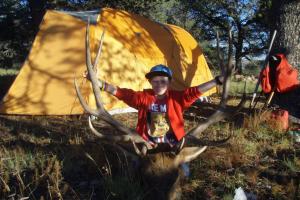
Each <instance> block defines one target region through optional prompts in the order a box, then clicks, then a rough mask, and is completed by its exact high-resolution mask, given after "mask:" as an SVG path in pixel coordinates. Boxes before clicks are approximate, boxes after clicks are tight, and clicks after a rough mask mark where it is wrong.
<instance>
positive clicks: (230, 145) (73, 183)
mask: <svg viewBox="0 0 300 200" xmlns="http://www.w3.org/2000/svg"><path fill="white" fill-rule="evenodd" d="M236 101H237V100H236V99H233V100H232V101H230V102H229V104H235V103H236ZM207 109H210V108H209V106H207V107H206V106H205V105H198V104H196V105H194V106H193V107H191V109H189V110H188V111H187V114H186V119H185V121H186V122H187V123H186V129H189V128H191V127H193V126H195V125H196V124H197V123H199V121H201V120H203V119H202V118H200V117H199V116H200V115H201V112H202V111H203V113H206V112H210V111H209V110H207ZM200 111H201V112H200ZM188 113H193V114H192V115H189V114H188ZM269 114H270V113H269V111H257V112H254V113H247V112H243V113H240V114H238V115H237V116H235V117H234V118H232V119H231V120H229V121H223V122H220V123H218V124H215V125H213V126H212V127H210V128H209V130H207V131H206V132H205V133H203V135H202V136H203V137H207V138H208V139H211V140H216V139H221V138H225V137H227V136H228V135H229V134H232V137H231V139H230V140H229V141H228V142H227V143H226V144H225V145H221V146H219V147H209V148H208V150H207V151H206V152H205V153H203V154H202V155H201V156H200V158H199V159H197V160H195V161H194V162H192V163H191V164H190V167H191V177H190V178H189V180H185V182H184V183H185V184H184V185H183V187H182V189H183V199H232V198H233V196H234V191H235V189H236V188H238V187H242V188H243V190H244V191H245V192H246V193H253V194H254V195H256V196H257V198H258V199H293V198H294V197H296V198H299V197H300V196H299V195H300V194H299V191H298V189H297V188H299V181H298V180H299V169H300V159H299V144H297V143H294V142H293V140H292V138H291V136H289V134H287V133H286V132H285V131H283V130H281V129H280V128H279V127H278V126H276V124H274V122H272V121H271V120H270V119H269V117H268V116H269ZM136 115H137V114H136V113H133V114H123V115H119V116H116V118H117V119H119V120H121V121H122V122H124V123H125V124H127V125H129V126H131V127H134V124H135V123H136V117H137V116H136ZM203 117H205V116H203ZM240 119H243V120H240ZM97 126H98V127H100V130H101V131H111V129H110V128H109V127H107V126H105V125H103V124H102V123H98V124H97ZM0 132H1V137H0V182H1V184H0V197H1V198H0V199H8V198H15V199H20V198H22V197H23V198H24V197H29V199H41V198H44V199H92V198H96V199H143V195H144V194H145V193H146V192H147V191H145V190H144V188H143V186H142V184H141V179H140V177H138V176H136V174H135V173H134V167H133V166H132V165H133V164H134V163H133V162H132V161H131V160H130V159H128V158H126V157H124V154H123V153H122V152H120V151H119V150H118V149H116V148H115V147H114V146H113V145H111V144H105V143H98V142H96V141H95V140H94V138H93V137H92V135H91V134H90V131H89V130H88V128H87V123H86V119H85V118H84V117H82V118H76V117H73V118H72V117H42V116H41V117H20V116H19V117H17V116H2V117H0ZM87 155H89V156H87ZM297 191H298V193H297ZM11 195H14V197H9V196H11Z"/></svg>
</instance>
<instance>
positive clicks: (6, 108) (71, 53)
mask: <svg viewBox="0 0 300 200" xmlns="http://www.w3.org/2000/svg"><path fill="white" fill-rule="evenodd" d="M88 18H90V19H91V23H92V24H93V25H91V30H90V38H91V47H92V50H93V56H95V54H96V51H97V49H98V46H99V40H100V36H101V34H102V32H103V31H104V30H105V36H104V43H103V50H102V54H101V57H100V61H99V63H98V66H97V67H98V71H99V78H101V79H104V80H106V81H107V82H110V83H112V84H114V85H116V86H120V87H128V88H132V89H134V90H142V89H143V88H149V87H150V85H149V83H148V81H147V80H146V78H145V74H146V73H147V72H148V71H149V70H150V68H151V67H152V66H154V65H157V64H165V65H167V66H169V67H170V68H171V69H172V70H173V73H174V80H173V83H172V87H173V88H176V89H178V90H180V89H183V88H185V87H189V86H195V85H198V84H201V83H203V82H206V81H208V80H210V79H212V75H211V72H210V70H209V68H208V66H207V63H206V61H205V58H204V55H203V53H202V51H201V48H200V47H199V45H198V44H197V42H196V41H195V39H194V38H193V37H192V36H191V35H190V34H189V33H188V32H186V31H185V30H183V29H182V28H179V27H177V26H173V25H169V24H160V23H157V22H154V21H150V20H149V19H146V18H144V17H141V16H138V15H135V14H131V13H128V12H125V11H120V10H114V9H109V8H106V9H102V10H101V12H100V14H98V13H95V12H60V11H47V12H46V14H45V16H44V18H43V21H42V23H41V24H40V27H39V32H38V34H37V36H36V38H35V40H34V42H33V45H32V49H31V51H30V54H29V56H28V58H27V60H26V61H25V63H24V65H23V66H22V68H21V70H20V73H19V75H18V76H17V78H16V80H15V81H14V83H13V84H12V86H11V87H10V89H9V91H8V93H7V94H6V96H5V97H4V99H3V100H2V102H1V106H0V113H6V114H26V115H68V114H81V113H83V112H84V111H83V109H82V108H81V105H80V103H79V101H78V99H77V96H76V92H75V89H74V78H76V79H77V81H78V83H79V84H80V87H81V90H82V93H83V95H84V96H85V97H86V100H87V102H88V103H89V104H90V106H92V107H93V106H95V105H94V104H95V102H94V97H93V95H92V90H91V87H90V83H89V82H88V81H87V80H86V79H85V78H84V77H83V74H84V73H85V71H86V65H85V32H86V24H87V19H88ZM213 92H215V89H213V90H211V91H209V92H208V93H206V95H210V94H211V93H213ZM103 100H104V105H105V107H106V109H108V110H119V109H124V108H126V107H128V106H127V105H125V104H124V103H122V102H121V101H119V100H117V99H116V98H114V97H112V96H109V95H107V94H105V93H104V94H103Z"/></svg>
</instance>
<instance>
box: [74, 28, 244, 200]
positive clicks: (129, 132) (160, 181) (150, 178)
mask: <svg viewBox="0 0 300 200" xmlns="http://www.w3.org/2000/svg"><path fill="white" fill-rule="evenodd" d="M102 42H103V35H102V36H101V40H100V47H99V50H98V53H97V56H96V59H95V62H94V63H92V60H91V53H90V44H89V23H88V25H87V29H86V65H87V71H88V74H89V76H90V80H91V83H92V88H93V92H94V95H95V99H96V106H97V109H96V110H93V109H91V108H90V107H89V106H88V105H87V103H86V102H85V100H84V98H83V96H82V95H81V92H80V89H79V87H78V85H77V83H76V81H75V88H76V92H77V96H78V98H79V101H80V103H81V105H82V106H83V108H84V110H85V111H86V112H87V113H89V114H90V115H93V116H96V117H97V118H98V119H100V120H103V121H105V122H106V123H108V124H109V125H111V126H112V127H113V128H115V129H116V130H117V132H118V135H111V134H104V133H100V132H99V131H97V130H96V129H95V128H94V126H93V123H92V120H91V118H90V117H89V127H90V129H91V131H92V132H93V133H94V134H95V135H96V136H97V137H99V138H100V139H101V140H106V141H109V142H113V143H116V144H118V145H122V144H123V143H132V152H131V153H134V154H135V155H136V156H137V157H138V159H139V160H140V165H139V166H140V172H141V176H142V177H143V178H144V179H145V182H146V184H147V185H148V188H149V189H150V190H151V191H153V192H149V196H147V197H146V198H147V199H148V198H149V199H152V197H150V196H151V194H154V198H155V199H180V194H181V192H180V179H181V177H182V169H181V168H180V167H179V166H180V165H181V164H183V163H188V162H191V161H192V160H194V159H196V158H197V157H198V156H199V155H200V154H201V153H202V152H203V151H205V149H206V148H207V145H210V144H215V143H217V142H213V143H211V142H205V141H203V140H201V139H200V138H199V137H200V133H201V132H203V131H204V130H205V129H206V128H207V127H208V126H210V125H211V124H213V123H216V122H218V121H220V120H222V119H224V118H225V117H228V116H230V115H232V112H229V111H228V110H227V108H226V101H227V97H228V90H229V87H230V86H229V84H230V75H231V71H232V68H231V66H232V64H231V62H232V61H231V60H232V58H231V50H229V55H228V57H229V61H228V63H227V65H226V67H225V66H223V67H222V69H223V71H224V76H225V82H224V84H223V94H222V100H221V103H220V108H219V109H218V110H217V111H215V113H214V114H213V115H211V116H210V117H209V118H208V119H207V120H206V121H205V122H203V123H200V124H198V126H196V127H195V128H193V129H192V130H191V131H189V132H188V133H187V135H186V140H187V144H189V145H190V144H193V145H194V146H189V147H183V148H182V149H181V151H180V152H178V153H174V152H170V149H168V148H165V147H164V145H159V146H158V147H157V148H152V147H151V145H149V144H148V143H147V142H146V141H144V139H142V137H140V136H139V135H138V134H137V133H136V132H135V130H133V129H130V128H128V127H126V126H124V125H123V124H122V123H120V122H118V121H117V120H115V119H114V118H113V117H112V116H111V115H110V114H109V113H108V112H107V111H106V110H105V109H104V107H103V104H102V101H101V94H100V89H99V87H98V86H97V85H98V84H97V81H98V80H97V77H96V73H95V68H96V65H97V62H98V59H99V57H100V54H101V48H102ZM229 44H230V46H231V37H230V39H229ZM229 49H231V47H230V48H229ZM220 63H221V62H220ZM242 102H244V101H242ZM242 105H243V103H240V104H239V106H238V107H241V106H242ZM227 139H228V138H227ZM227 139H226V140H227ZM224 141H225V140H224ZM224 141H221V142H224Z"/></svg>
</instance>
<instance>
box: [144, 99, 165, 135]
mask: <svg viewBox="0 0 300 200" xmlns="http://www.w3.org/2000/svg"><path fill="white" fill-rule="evenodd" d="M169 129H170V125H169V120H168V117H167V104H166V100H165V99H164V100H156V101H155V102H154V103H152V104H151V105H150V106H149V112H148V134H149V135H150V136H151V137H161V136H164V135H165V134H166V133H167V132H168V131H169Z"/></svg>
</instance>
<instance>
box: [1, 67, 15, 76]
mask: <svg viewBox="0 0 300 200" xmlns="http://www.w3.org/2000/svg"><path fill="white" fill-rule="evenodd" d="M18 73H19V70H17V69H3V68H0V77H1V76H15V75H17V74H18Z"/></svg>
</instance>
